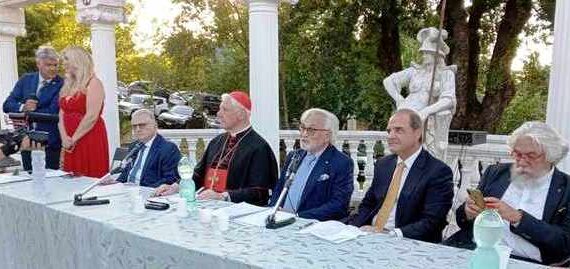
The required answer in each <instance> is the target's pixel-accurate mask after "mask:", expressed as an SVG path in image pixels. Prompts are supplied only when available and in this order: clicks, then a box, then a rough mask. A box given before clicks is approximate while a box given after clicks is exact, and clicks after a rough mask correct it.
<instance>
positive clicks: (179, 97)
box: [168, 91, 194, 105]
mask: <svg viewBox="0 0 570 269" xmlns="http://www.w3.org/2000/svg"><path fill="white" fill-rule="evenodd" d="M192 98H194V94H193V93H191V92H187V91H180V92H174V93H172V94H171V95H170V96H169V97H168V102H169V103H171V104H173V105H188V101H191V100H192Z"/></svg>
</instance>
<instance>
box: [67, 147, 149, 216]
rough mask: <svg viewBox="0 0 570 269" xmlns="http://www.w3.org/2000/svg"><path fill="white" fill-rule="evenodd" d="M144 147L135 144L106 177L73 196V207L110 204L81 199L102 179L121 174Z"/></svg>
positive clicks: (92, 198)
mask: <svg viewBox="0 0 570 269" xmlns="http://www.w3.org/2000/svg"><path fill="white" fill-rule="evenodd" d="M143 145H144V143H141V142H137V143H136V144H135V146H134V147H133V148H132V149H131V151H130V152H129V154H127V156H126V157H125V159H123V160H122V161H121V165H120V166H119V167H117V168H115V169H113V170H111V171H110V172H109V173H107V174H106V175H104V176H103V177H101V178H100V179H99V180H97V181H95V182H93V184H91V185H89V186H87V188H85V189H84V190H83V191H81V192H80V193H77V194H75V195H73V205H76V206H87V205H104V204H108V203H110V201H109V199H101V200H99V199H97V196H91V197H83V196H84V195H85V194H87V193H88V192H89V191H91V190H92V189H93V188H95V186H97V185H99V183H101V180H102V179H103V178H107V177H110V176H111V175H114V174H118V173H121V172H122V171H123V169H125V167H126V166H127V165H128V164H129V163H130V162H132V161H133V156H136V153H138V151H139V150H140V148H141V147H142V146H143Z"/></svg>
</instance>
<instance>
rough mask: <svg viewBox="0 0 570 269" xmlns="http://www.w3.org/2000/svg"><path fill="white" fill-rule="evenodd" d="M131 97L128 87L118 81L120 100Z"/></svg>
mask: <svg viewBox="0 0 570 269" xmlns="http://www.w3.org/2000/svg"><path fill="white" fill-rule="evenodd" d="M128 95H129V90H127V85H125V83H123V82H122V81H117V97H118V98H119V100H123V99H125V98H126V97H127V96H128Z"/></svg>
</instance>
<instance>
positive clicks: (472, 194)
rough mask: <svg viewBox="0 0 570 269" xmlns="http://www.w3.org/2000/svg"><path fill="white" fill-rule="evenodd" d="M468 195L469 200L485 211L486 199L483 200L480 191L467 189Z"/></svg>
mask: <svg viewBox="0 0 570 269" xmlns="http://www.w3.org/2000/svg"><path fill="white" fill-rule="evenodd" d="M467 194H469V198H471V200H473V201H474V202H475V205H477V207H479V208H481V209H485V199H483V198H484V197H483V193H482V192H481V191H480V190H478V189H467Z"/></svg>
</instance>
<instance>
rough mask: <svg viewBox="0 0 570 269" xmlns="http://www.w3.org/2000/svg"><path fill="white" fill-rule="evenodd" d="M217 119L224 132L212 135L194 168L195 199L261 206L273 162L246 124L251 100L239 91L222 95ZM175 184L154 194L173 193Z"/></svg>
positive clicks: (264, 202) (271, 180) (268, 150)
mask: <svg viewBox="0 0 570 269" xmlns="http://www.w3.org/2000/svg"><path fill="white" fill-rule="evenodd" d="M217 115H218V118H219V120H220V123H221V125H222V126H223V128H224V130H226V132H225V133H223V134H220V135H218V136H216V137H215V138H214V139H212V141H210V143H208V146H207V147H206V151H205V152H204V155H203V156H202V158H201V160H200V161H199V162H198V164H197V165H196V167H195V168H194V177H193V180H194V182H195V183H196V187H197V188H203V191H201V192H199V193H197V194H198V195H197V198H198V199H212V200H224V201H230V202H235V203H239V202H247V203H250V204H255V205H260V206H265V205H267V201H268V200H269V190H271V189H272V188H273V186H274V185H275V182H276V181H277V174H278V171H277V161H276V160H275V155H274V154H273V151H272V150H271V147H270V146H269V144H268V143H267V141H265V139H263V137H261V136H260V135H259V134H258V133H257V132H255V130H254V129H253V128H252V127H251V123H250V121H249V119H250V115H251V100H250V99H249V96H247V94H246V93H244V92H242V91H233V92H231V93H229V94H223V95H222V103H221V104H220V110H219V111H218V114H217ZM178 189H179V186H178V184H177V183H175V184H172V185H162V186H160V187H159V188H157V190H156V195H168V194H172V193H175V192H177V191H178Z"/></svg>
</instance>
